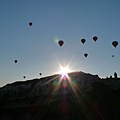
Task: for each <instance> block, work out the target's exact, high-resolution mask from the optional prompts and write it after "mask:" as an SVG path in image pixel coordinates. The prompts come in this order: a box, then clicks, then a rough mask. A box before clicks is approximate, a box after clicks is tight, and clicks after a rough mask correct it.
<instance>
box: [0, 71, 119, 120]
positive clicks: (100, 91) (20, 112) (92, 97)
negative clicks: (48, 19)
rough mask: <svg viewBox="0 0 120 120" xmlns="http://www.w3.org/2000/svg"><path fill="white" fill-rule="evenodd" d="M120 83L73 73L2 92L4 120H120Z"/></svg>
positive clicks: (0, 103) (12, 86)
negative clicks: (64, 77) (63, 77)
mask: <svg viewBox="0 0 120 120" xmlns="http://www.w3.org/2000/svg"><path fill="white" fill-rule="evenodd" d="M119 112H120V79H119V78H106V79H101V78H99V76H98V75H91V74H89V73H83V72H74V73H69V78H68V79H64V80H61V76H60V75H53V76H48V77H45V78H40V79H33V80H28V81H24V82H23V81H19V82H15V83H12V84H7V85H5V86H4V87H2V88H0V120H119V119H120V114H119Z"/></svg>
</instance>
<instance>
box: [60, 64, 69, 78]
mask: <svg viewBox="0 0 120 120" xmlns="http://www.w3.org/2000/svg"><path fill="white" fill-rule="evenodd" d="M69 72H70V69H69V68H68V67H62V66H60V72H59V74H60V75H61V78H62V79H63V80H66V79H67V78H68V73H69Z"/></svg>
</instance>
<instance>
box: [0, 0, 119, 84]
mask: <svg viewBox="0 0 120 120" xmlns="http://www.w3.org/2000/svg"><path fill="white" fill-rule="evenodd" d="M30 21H31V22H33V25H32V26H31V27H30V26H29V22H30ZM93 36H98V40H97V42H94V41H93V40H92V38H93ZM82 38H84V39H86V43H85V44H84V45H83V44H82V43H81V39H82ZM60 39H62V40H64V42H65V43H64V45H63V46H62V47H60V46H59V45H58V43H57V42H56V41H57V40H60ZM114 40H117V41H118V42H119V41H120V0H0V86H3V85H5V84H7V83H11V82H14V81H18V80H22V81H23V80H27V79H33V78H39V77H44V76H49V75H52V74H55V73H57V72H58V71H59V70H60V65H62V66H64V67H65V66H67V65H69V68H70V69H71V70H72V71H83V72H86V73H91V74H98V75H99V76H100V77H106V76H110V75H113V73H114V72H117V73H118V76H120V45H119V44H118V46H117V47H116V48H114V47H113V46H112V41H114ZM86 52H87V53H88V57H87V58H85V57H84V53H86ZM113 54H114V55H115V57H114V58H113V57H112V55H113ZM15 59H17V60H18V63H17V64H15V63H14V60H15ZM40 72H41V73H42V76H40V75H39V73H40ZM24 75H25V76H26V79H23V76H24Z"/></svg>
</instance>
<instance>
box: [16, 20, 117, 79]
mask: <svg viewBox="0 0 120 120" xmlns="http://www.w3.org/2000/svg"><path fill="white" fill-rule="evenodd" d="M32 25H33V23H32V22H29V26H32ZM97 40H98V37H97V36H94V37H93V41H94V42H96V41H97ZM81 43H83V44H85V43H86V39H84V38H82V39H81ZM58 44H59V46H60V47H62V46H63V45H64V41H63V40H59V41H58ZM112 45H113V46H114V47H115V48H116V47H117V45H118V42H117V41H113V42H112ZM84 57H88V53H84ZM112 57H114V55H112ZM17 62H18V60H14V63H17ZM39 75H40V76H41V75H42V73H39ZM23 78H24V79H25V78H26V76H23Z"/></svg>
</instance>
